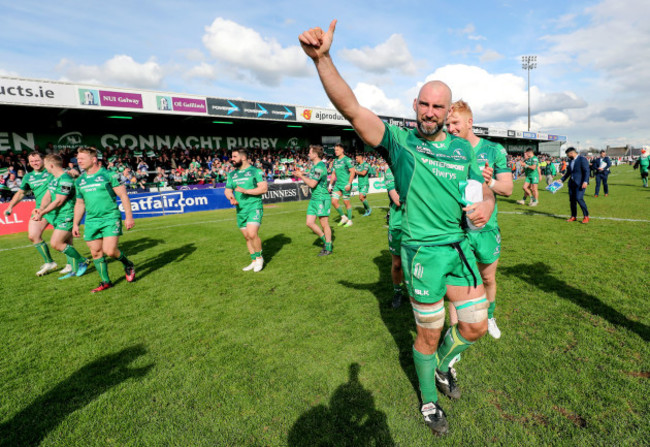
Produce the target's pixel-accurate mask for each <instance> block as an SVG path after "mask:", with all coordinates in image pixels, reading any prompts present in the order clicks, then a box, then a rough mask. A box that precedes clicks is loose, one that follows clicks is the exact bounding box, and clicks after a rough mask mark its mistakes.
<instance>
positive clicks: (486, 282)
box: [447, 100, 512, 339]
mask: <svg viewBox="0 0 650 447" xmlns="http://www.w3.org/2000/svg"><path fill="white" fill-rule="evenodd" d="M473 124H474V116H473V114H472V109H471V108H470V106H469V104H467V103H466V102H465V101H462V100H460V101H456V102H455V103H454V104H453V105H452V113H450V114H449V117H448V118H447V130H448V131H449V132H450V133H451V134H453V135H456V136H457V137H460V138H463V139H465V140H467V141H469V142H470V144H471V145H472V147H473V148H474V154H475V155H476V161H477V163H478V165H479V168H481V170H482V173H483V178H484V179H485V182H486V183H487V184H488V185H489V188H490V189H492V191H493V192H494V193H495V194H498V195H500V196H504V197H509V196H510V195H511V194H512V172H511V171H510V168H508V160H507V152H506V150H505V149H504V148H503V146H501V145H500V144H498V143H494V142H491V141H489V140H484V139H482V138H479V137H477V136H476V135H475V134H474V132H473V131H472V125H473ZM467 236H468V239H469V242H470V245H471V246H472V250H473V251H474V255H475V256H476V260H477V262H478V271H479V272H480V274H481V279H482V280H483V286H484V287H485V294H486V295H487V300H488V302H489V303H490V307H488V333H489V334H490V335H491V336H492V337H494V338H497V339H498V338H499V337H501V331H500V330H499V327H498V326H497V321H496V318H494V308H495V307H496V294H497V283H496V272H497V265H498V263H499V257H500V256H501V231H500V230H499V224H498V222H497V207H496V204H495V206H494V212H493V213H492V217H490V220H489V221H488V223H487V224H486V225H485V226H484V227H482V228H480V229H478V230H471V229H468V232H467ZM449 320H450V324H451V325H454V324H456V322H458V317H457V315H456V309H455V308H454V307H453V306H452V307H450V308H449Z"/></svg>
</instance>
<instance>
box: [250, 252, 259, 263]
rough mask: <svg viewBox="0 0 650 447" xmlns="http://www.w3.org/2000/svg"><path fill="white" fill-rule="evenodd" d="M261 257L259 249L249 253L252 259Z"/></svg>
mask: <svg viewBox="0 0 650 447" xmlns="http://www.w3.org/2000/svg"><path fill="white" fill-rule="evenodd" d="M261 257H262V252H261V251H256V252H255V253H253V254H252V255H251V259H252V260H253V261H254V260H256V259H257V258H261Z"/></svg>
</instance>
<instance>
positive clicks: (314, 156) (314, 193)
mask: <svg viewBox="0 0 650 447" xmlns="http://www.w3.org/2000/svg"><path fill="white" fill-rule="evenodd" d="M307 155H308V156H309V160H310V161H311V162H312V163H313V167H312V168H311V171H310V172H309V174H305V173H304V172H302V171H300V170H296V171H294V173H293V175H294V177H296V178H299V179H301V180H302V181H303V182H305V184H306V185H307V186H309V187H310V188H311V198H310V199H309V205H307V226H308V227H309V228H310V229H311V230H312V231H313V232H314V233H316V235H317V236H318V237H319V238H320V240H321V241H323V244H324V246H323V249H322V250H321V251H320V253H318V256H327V255H331V254H332V250H333V248H332V228H331V227H330V222H329V216H330V209H331V205H332V203H331V201H330V195H329V193H328V192H327V166H325V163H324V162H323V146H319V145H314V144H312V145H310V146H309V153H308V154H307ZM317 217H318V220H319V222H320V225H321V227H322V230H321V228H320V227H319V226H318V225H317V224H316V218H317Z"/></svg>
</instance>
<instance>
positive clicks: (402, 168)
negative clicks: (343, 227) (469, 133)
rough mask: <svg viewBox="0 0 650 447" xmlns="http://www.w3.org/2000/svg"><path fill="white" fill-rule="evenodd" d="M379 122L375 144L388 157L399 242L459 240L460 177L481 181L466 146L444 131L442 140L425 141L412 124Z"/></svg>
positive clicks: (423, 243)
mask: <svg viewBox="0 0 650 447" xmlns="http://www.w3.org/2000/svg"><path fill="white" fill-rule="evenodd" d="M384 125H385V127H386V129H385V132H384V137H383V138H382V141H381V143H380V144H379V146H378V147H377V148H376V149H377V150H378V151H379V153H380V154H382V155H383V156H384V158H386V159H387V160H389V164H390V165H391V169H392V170H393V174H394V175H395V186H396V188H397V190H398V192H399V194H400V202H401V203H402V204H403V205H402V208H403V212H402V213H403V214H402V245H407V246H408V245H411V246H418V245H444V244H451V243H454V242H460V241H461V240H463V239H464V237H465V232H464V230H463V227H462V218H463V210H462V208H463V204H462V195H461V192H460V189H459V186H460V182H462V181H467V180H468V179H473V180H476V181H478V182H481V183H483V176H482V175H481V171H480V170H479V168H478V165H477V163H476V158H475V156H474V151H473V150H472V146H471V145H470V144H469V142H468V141H467V140H464V139H462V138H458V137H455V136H453V135H450V134H447V135H446V138H445V140H444V141H428V140H425V139H422V138H421V137H420V135H419V134H418V131H417V129H403V128H401V127H398V126H393V125H390V124H387V123H384Z"/></svg>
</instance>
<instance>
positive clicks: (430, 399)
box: [299, 20, 494, 434]
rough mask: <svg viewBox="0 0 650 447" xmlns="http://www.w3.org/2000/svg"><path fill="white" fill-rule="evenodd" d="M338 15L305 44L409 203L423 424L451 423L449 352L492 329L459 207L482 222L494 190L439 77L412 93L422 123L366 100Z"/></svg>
mask: <svg viewBox="0 0 650 447" xmlns="http://www.w3.org/2000/svg"><path fill="white" fill-rule="evenodd" d="M335 27H336V20H334V21H332V23H331V24H330V27H329V29H328V31H327V32H324V31H323V30H322V29H320V28H312V29H310V30H308V31H305V32H303V33H302V34H301V35H300V37H299V40H300V44H301V46H302V48H303V50H304V51H305V53H306V54H307V55H308V56H309V57H310V58H311V59H312V60H313V62H314V65H315V66H316V70H317V72H318V75H319V77H320V80H321V83H322V84H323V87H324V89H325V92H326V94H327V96H328V97H329V99H330V101H331V102H332V104H333V105H334V106H335V107H336V109H337V110H338V111H339V112H340V113H341V114H342V115H343V116H344V117H345V118H346V119H347V120H348V121H349V122H350V123H351V124H352V126H353V127H354V129H355V131H356V132H357V134H358V135H359V137H360V138H361V139H362V140H363V141H364V143H366V144H367V145H369V146H371V147H375V148H376V150H377V151H378V152H379V153H380V154H381V155H382V156H384V158H386V160H388V162H389V164H390V166H391V169H392V171H393V174H394V175H395V184H396V187H397V190H398V191H399V192H400V199H401V200H400V202H401V203H403V204H404V205H403V206H404V211H403V214H402V247H401V257H402V267H403V269H404V276H405V282H406V285H407V288H408V290H409V294H410V296H411V304H412V307H413V314H414V317H415V322H416V329H417V336H416V339H415V343H414V345H413V358H414V362H415V370H416V373H417V375H418V379H419V382H420V391H421V395H422V402H423V405H422V407H421V409H420V411H421V413H422V415H423V417H424V421H425V423H426V425H427V426H428V427H429V428H430V429H431V430H432V431H433V432H434V433H436V434H444V433H446V432H447V431H448V424H447V419H446V416H445V414H444V411H443V410H442V408H441V407H440V405H439V404H438V393H437V391H436V386H438V387H439V388H440V390H441V391H442V392H443V393H444V394H445V395H447V396H449V397H452V398H458V397H459V396H460V392H459V390H458V389H457V388H456V384H455V381H454V379H453V377H452V376H451V373H450V371H449V362H450V361H451V359H453V358H454V357H455V356H456V355H457V354H459V353H461V352H463V351H464V350H465V349H467V348H468V347H469V346H471V345H472V344H473V343H474V342H475V341H476V340H478V339H479V338H480V337H482V336H483V335H484V334H485V332H486V331H487V308H488V302H487V299H486V297H485V289H484V288H483V284H482V282H481V279H480V275H479V273H478V270H477V268H476V259H475V258H474V254H473V253H472V251H471V249H470V247H469V244H468V243H467V241H466V237H465V232H464V230H463V228H462V227H461V222H462V221H463V220H464V216H463V211H465V212H466V213H467V216H468V218H469V219H470V221H471V222H472V223H473V224H474V225H475V226H477V227H481V226H483V225H485V224H486V223H487V222H488V220H489V218H490V215H491V214H492V211H493V209H494V195H493V194H492V191H491V190H490V189H489V188H488V186H487V184H485V183H484V180H483V176H482V174H481V172H480V170H479V169H478V165H477V164H476V159H475V157H474V153H473V150H472V147H471V145H470V144H469V143H468V142H467V141H466V140H463V139H461V138H457V137H454V136H452V135H449V134H447V133H445V132H444V131H443V128H444V125H445V120H446V118H447V113H448V112H449V108H450V107H451V91H450V89H449V87H448V86H447V85H446V84H444V83H442V82H440V81H431V82H427V83H425V84H424V85H423V86H422V88H421V89H420V92H419V94H418V97H417V98H416V99H415V100H414V101H413V110H414V111H415V113H416V121H417V127H416V128H415V129H403V128H400V127H397V126H393V125H390V124H385V123H384V122H383V121H382V120H381V119H380V118H379V117H378V116H377V115H376V114H375V113H373V112H371V111H370V110H368V109H366V108H365V107H362V106H361V105H360V104H359V102H358V101H357V98H356V97H355V95H354V92H353V91H352V89H350V87H349V86H348V84H347V83H346V82H345V81H344V80H343V78H342V77H341V75H340V74H339V72H338V71H337V69H336V67H335V66H334V63H333V61H332V58H331V56H330V47H331V44H332V39H333V37H334V29H335ZM469 181H473V182H476V184H477V185H478V187H479V188H480V189H481V190H482V194H483V197H484V198H485V199H484V200H481V201H477V202H476V203H473V204H472V205H469V206H464V205H463V204H462V197H463V192H462V191H461V185H462V184H461V182H469ZM445 297H446V298H447V299H448V300H449V301H451V302H452V303H453V304H454V305H455V306H456V308H457V310H458V319H459V322H458V324H457V325H456V326H453V327H451V328H450V330H449V331H448V332H447V334H446V335H445V336H444V337H443V341H442V343H441V344H440V346H438V344H439V341H440V338H441V332H442V327H443V325H444V320H445V317H444V309H445V307H444V298H445Z"/></svg>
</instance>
